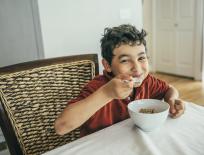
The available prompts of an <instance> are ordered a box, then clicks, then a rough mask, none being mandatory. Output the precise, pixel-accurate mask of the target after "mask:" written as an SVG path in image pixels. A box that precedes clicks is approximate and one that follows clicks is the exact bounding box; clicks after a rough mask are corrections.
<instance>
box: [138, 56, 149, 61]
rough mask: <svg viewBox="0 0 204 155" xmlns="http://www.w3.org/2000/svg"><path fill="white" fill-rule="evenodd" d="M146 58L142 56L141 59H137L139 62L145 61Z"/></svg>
mask: <svg viewBox="0 0 204 155" xmlns="http://www.w3.org/2000/svg"><path fill="white" fill-rule="evenodd" d="M146 59H147V57H146V56H142V57H139V59H138V60H139V61H146Z"/></svg>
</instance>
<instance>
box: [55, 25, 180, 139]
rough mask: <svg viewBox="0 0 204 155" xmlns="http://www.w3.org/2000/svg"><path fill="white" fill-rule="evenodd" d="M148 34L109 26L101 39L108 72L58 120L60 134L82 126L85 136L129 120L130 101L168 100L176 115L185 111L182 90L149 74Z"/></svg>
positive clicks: (172, 111)
mask: <svg viewBox="0 0 204 155" xmlns="http://www.w3.org/2000/svg"><path fill="white" fill-rule="evenodd" d="M145 36H146V32H145V31H144V30H142V31H141V32H140V31H138V30H137V29H136V28H135V27H134V26H132V25H120V26H118V27H113V28H106V29H105V31H104V36H103V38H102V39H101V50H102V56H103V60H102V64H103V66H104V73H103V75H99V76H96V77H95V78H94V79H93V80H92V81H90V82H89V83H88V84H87V85H86V86H85V87H84V88H83V89H82V91H81V93H80V95H79V96H78V97H77V98H76V99H74V100H72V101H70V103H69V104H68V106H67V107H66V108H65V109H64V111H63V112H62V113H61V115H60V116H59V117H58V118H57V119H56V121H55V130H56V132H57V134H59V135H64V134H66V133H68V132H70V131H72V130H74V129H75V128H77V127H79V126H81V128H80V129H81V136H85V135H87V134H90V133H93V132H95V131H98V130H100V129H103V128H105V127H107V126H110V125H112V124H114V123H117V122H119V121H122V120H124V119H127V118H129V114H128V110H127V105H128V103H129V102H131V101H133V100H138V99H145V98H153V99H164V100H165V101H166V102H168V103H169V105H170V114H171V116H172V117H173V118H177V117H179V116H180V115H182V114H183V113H184V102H183V101H181V100H179V99H178V96H179V95H178V91H177V90H176V89H175V88H174V87H172V86H170V85H168V84H167V83H165V82H164V81H161V80H159V79H156V78H155V77H153V76H152V75H149V67H148V65H149V64H148V58H147V54H146V41H145V39H144V38H145ZM135 79H138V80H137V82H134V81H135Z"/></svg>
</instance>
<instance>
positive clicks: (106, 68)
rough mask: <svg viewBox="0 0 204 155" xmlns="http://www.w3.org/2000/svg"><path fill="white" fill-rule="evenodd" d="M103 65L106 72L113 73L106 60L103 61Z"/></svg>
mask: <svg viewBox="0 0 204 155" xmlns="http://www.w3.org/2000/svg"><path fill="white" fill-rule="evenodd" d="M102 64H103V67H104V69H105V71H107V72H109V73H110V72H111V71H112V70H111V66H110V65H109V63H108V61H107V60H106V59H102Z"/></svg>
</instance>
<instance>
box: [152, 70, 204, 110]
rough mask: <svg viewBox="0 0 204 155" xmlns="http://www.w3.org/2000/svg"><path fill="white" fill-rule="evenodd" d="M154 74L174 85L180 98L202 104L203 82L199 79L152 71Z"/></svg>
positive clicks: (203, 94)
mask: <svg viewBox="0 0 204 155" xmlns="http://www.w3.org/2000/svg"><path fill="white" fill-rule="evenodd" d="M154 75H155V76H156V77H157V78H159V79H162V80H165V81H166V82H168V83H169V84H171V85H173V86H174V87H176V88H177V89H178V91H179V94H180V98H181V99H183V100H185V101H188V102H193V103H196V104H198V105H202V106H204V83H202V82H201V81H195V80H193V79H190V78H185V77H178V76H172V75H169V74H163V73H154Z"/></svg>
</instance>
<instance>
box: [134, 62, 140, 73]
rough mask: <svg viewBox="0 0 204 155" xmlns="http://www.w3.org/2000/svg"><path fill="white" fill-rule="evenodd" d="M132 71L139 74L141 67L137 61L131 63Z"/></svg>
mask: <svg viewBox="0 0 204 155" xmlns="http://www.w3.org/2000/svg"><path fill="white" fill-rule="evenodd" d="M132 71H134V72H136V73H140V72H141V66H140V64H139V63H138V62H137V61H136V62H134V63H133V67H132Z"/></svg>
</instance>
